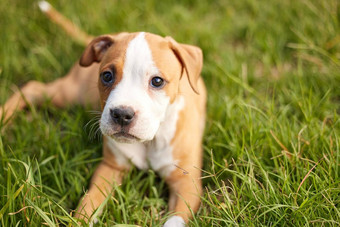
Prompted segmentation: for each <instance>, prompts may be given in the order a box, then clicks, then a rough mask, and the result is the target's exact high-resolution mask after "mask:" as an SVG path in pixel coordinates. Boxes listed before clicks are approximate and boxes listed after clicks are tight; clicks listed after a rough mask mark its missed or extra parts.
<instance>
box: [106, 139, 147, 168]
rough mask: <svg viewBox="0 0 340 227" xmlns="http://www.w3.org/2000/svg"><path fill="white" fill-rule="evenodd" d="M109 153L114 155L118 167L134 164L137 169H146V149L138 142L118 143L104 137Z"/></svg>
mask: <svg viewBox="0 0 340 227" xmlns="http://www.w3.org/2000/svg"><path fill="white" fill-rule="evenodd" d="M106 138H107V140H108V145H109V148H110V150H111V152H112V153H113V154H114V155H115V158H116V162H117V163H118V164H119V165H122V166H127V167H130V164H131V163H132V164H134V165H135V166H137V168H139V169H147V168H148V163H147V162H146V148H145V145H144V144H142V143H140V142H135V143H119V142H117V141H115V140H114V139H112V138H110V137H106Z"/></svg>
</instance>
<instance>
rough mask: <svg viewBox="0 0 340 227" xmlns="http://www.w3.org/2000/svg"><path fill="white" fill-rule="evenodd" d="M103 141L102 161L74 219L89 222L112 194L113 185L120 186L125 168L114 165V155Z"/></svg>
mask: <svg viewBox="0 0 340 227" xmlns="http://www.w3.org/2000/svg"><path fill="white" fill-rule="evenodd" d="M105 142H106V141H105V139H104V148H103V160H102V162H101V163H100V164H99V166H98V167H97V169H96V171H95V173H94V174H93V176H92V179H91V183H90V188H89V191H88V192H87V193H86V194H85V195H84V197H83V198H82V199H81V200H80V203H79V205H78V208H77V211H76V214H75V217H76V218H79V219H82V220H85V221H86V222H87V223H88V222H89V221H90V218H91V215H92V214H93V213H94V212H95V210H96V209H97V208H98V207H99V206H100V205H101V204H102V203H103V202H104V200H105V198H106V197H107V196H108V195H110V193H112V188H113V186H114V185H120V184H121V182H122V177H123V175H124V173H125V172H126V170H127V167H124V166H120V165H118V164H117V163H116V161H115V157H114V155H113V154H112V153H111V151H110V150H109V149H108V148H107V146H106V143H105Z"/></svg>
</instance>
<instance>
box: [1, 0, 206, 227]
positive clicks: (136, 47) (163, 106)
mask: <svg viewBox="0 0 340 227" xmlns="http://www.w3.org/2000/svg"><path fill="white" fill-rule="evenodd" d="M40 6H41V8H42V9H43V11H44V12H45V13H46V14H47V15H48V16H49V17H50V18H51V19H52V20H53V21H55V22H56V23H58V24H60V25H61V26H62V27H63V28H64V29H66V31H68V32H69V34H70V35H71V36H73V37H76V38H77V37H78V36H77V33H79V31H80V30H79V29H78V28H77V29H78V30H77V29H68V27H71V28H72V27H74V25H73V24H72V23H71V22H69V21H68V20H67V19H65V18H63V17H62V15H60V14H59V13H58V12H57V11H56V10H54V9H53V8H52V7H51V6H50V5H49V4H48V3H47V2H43V3H40ZM81 35H82V36H81V37H83V38H82V42H84V43H85V42H88V40H90V39H91V37H90V36H88V35H84V33H82V34H81ZM78 38H79V37H78ZM202 64H203V59H202V51H201V50H200V48H198V47H196V46H191V45H186V44H180V43H177V42H176V41H175V40H174V39H172V38H171V37H165V38H163V37H160V36H158V35H155V34H151V33H147V32H136V33H126V32H124V33H119V34H113V35H102V36H99V37H97V38H94V39H93V40H92V41H91V42H90V43H89V44H88V45H87V47H86V49H85V51H84V53H83V55H82V56H81V58H80V60H79V62H77V63H76V64H75V65H74V66H73V68H72V69H71V70H70V72H69V73H68V74H67V75H66V76H64V77H62V78H60V79H57V80H56V81H53V82H51V83H48V84H44V83H40V82H37V81H31V82H29V83H28V84H27V85H25V86H24V87H23V88H22V89H21V90H20V91H17V92H16V93H15V94H14V95H13V96H12V97H11V98H10V99H9V100H8V101H7V102H6V103H5V104H4V105H3V107H2V108H1V109H0V119H2V120H3V121H6V120H8V119H10V117H11V116H12V115H13V114H14V113H15V111H17V110H21V109H23V108H25V107H26V106H27V105H39V104H40V103H41V102H43V101H44V100H45V99H46V98H48V99H50V100H51V102H52V103H53V104H54V105H56V106H59V107H64V106H66V105H70V104H93V105H95V104H96V103H100V107H101V110H102V114H101V119H100V129H101V132H102V134H103V159H102V161H101V163H100V164H99V166H98V167H97V169H96V171H95V173H94V175H93V177H92V180H91V184H90V188H89V190H88V192H87V193H86V194H85V195H84V197H83V198H82V199H81V200H80V204H79V206H78V209H77V211H76V215H75V216H76V217H77V218H80V219H83V220H85V221H86V222H92V221H93V220H92V219H91V215H92V214H93V213H94V211H95V210H96V209H97V208H98V207H99V206H100V204H101V203H102V202H103V201H104V200H105V198H106V197H107V196H109V193H111V191H112V187H113V185H114V184H118V185H119V184H121V183H122V177H123V175H124V174H125V173H126V172H127V171H128V170H129V168H131V166H132V165H135V166H136V167H138V168H139V169H148V168H151V169H153V170H154V171H156V172H157V173H158V174H159V175H160V176H161V177H162V178H164V179H165V181H166V183H167V184H168V186H169V189H170V198H169V204H168V205H169V211H170V212H171V213H172V215H173V216H172V217H170V218H169V219H168V220H167V221H166V223H165V224H164V226H184V225H185V223H186V222H187V221H188V219H189V218H190V217H191V211H193V212H196V211H197V210H198V208H199V204H200V195H201V192H202V186H201V179H200V177H201V171H200V169H201V166H202V136H203V131H204V125H205V105H206V90H205V86H204V83H203V80H202V78H201V77H200V73H201V69H202ZM93 86H97V87H98V90H94V89H92V87H93Z"/></svg>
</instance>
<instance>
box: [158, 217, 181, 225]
mask: <svg viewBox="0 0 340 227" xmlns="http://www.w3.org/2000/svg"><path fill="white" fill-rule="evenodd" d="M163 227H185V222H184V220H183V218H181V217H180V216H172V217H171V218H169V219H168V220H167V221H166V222H165V223H164V225H163Z"/></svg>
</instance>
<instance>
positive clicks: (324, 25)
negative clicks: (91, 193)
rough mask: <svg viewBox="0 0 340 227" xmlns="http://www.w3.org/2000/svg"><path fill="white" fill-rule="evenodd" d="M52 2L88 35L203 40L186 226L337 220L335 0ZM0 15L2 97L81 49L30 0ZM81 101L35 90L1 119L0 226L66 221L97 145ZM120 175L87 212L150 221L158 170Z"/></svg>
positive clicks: (158, 193) (339, 18)
mask: <svg viewBox="0 0 340 227" xmlns="http://www.w3.org/2000/svg"><path fill="white" fill-rule="evenodd" d="M51 2H52V4H53V5H54V6H55V7H56V8H57V9H58V10H60V11H61V12H62V13H63V14H64V15H66V16H67V17H68V18H70V19H71V20H72V21H73V22H75V23H76V24H77V25H79V26H80V27H81V28H83V29H84V30H85V31H87V32H89V33H91V34H94V35H100V34H104V33H113V32H119V31H140V30H144V31H149V32H153V33H157V34H160V35H164V36H165V35H171V36H172V37H174V38H175V39H176V40H178V41H180V42H184V43H191V44H195V45H198V46H200V47H201V48H202V50H203V52H204V68H203V72H202V76H203V78H204V80H205V81H206V84H207V88H208V90H209V97H208V118H207V124H206V133H205V137H204V167H203V178H204V179H203V184H204V194H203V196H202V205H201V208H200V210H199V211H198V213H197V214H196V215H195V216H194V218H193V220H192V221H191V222H190V223H189V226H227V225H231V226H234V225H240V226H248V225H249V226H339V225H340V180H339V175H340V171H339V168H340V151H339V150H340V149H339V148H340V140H339V136H340V125H339V113H340V89H339V88H340V35H339V34H340V29H339V28H340V2H339V1H337V0H328V1H314V0H299V1H295V0H287V1H282V0H272V1H256V0H242V1H222V0H220V1H203V0H202V1H193V0H186V1H177V2H175V1H170V0H169V1H154V0H148V1H132V0H131V1H130V0H129V1H100V2H99V1H67V0H61V1H51ZM0 24H1V33H0V43H1V44H0V103H1V104H2V103H4V102H5V100H6V99H7V98H8V97H9V96H10V95H11V94H12V86H13V84H16V85H22V84H24V83H25V82H27V81H28V80H31V79H35V80H39V81H44V82H47V81H52V80H54V79H56V78H58V77H60V76H61V75H64V74H65V73H66V72H67V71H68V70H69V68H70V67H71V65H72V64H73V63H74V62H75V61H76V60H77V59H78V58H79V56H80V55H81V53H82V50H83V49H84V47H82V46H80V45H78V44H77V43H74V42H73V41H72V40H70V38H69V37H68V36H67V35H66V34H65V33H64V32H62V31H61V30H60V29H59V27H57V26H56V25H55V24H53V23H51V22H50V21H48V20H47V19H46V17H45V16H44V15H42V13H41V12H40V11H39V10H38V7H37V5H36V3H35V2H34V1H29V0H26V1H22V0H20V1H19V0H13V1H9V0H5V1H3V2H2V4H0ZM89 110H90V109H84V108H83V107H79V106H77V107H70V108H68V109H66V110H59V109H56V108H55V107H53V106H51V105H50V103H49V102H48V101H46V103H45V104H44V105H43V106H42V107H41V108H38V109H35V108H33V109H31V110H30V111H29V113H27V112H23V113H19V114H18V115H17V118H16V119H15V120H14V121H13V123H12V124H11V125H10V126H8V127H7V128H6V130H5V131H4V132H2V133H1V136H0V226H41V225H44V224H48V225H50V226H53V225H61V226H63V225H68V224H69V223H72V218H71V216H70V214H71V211H72V210H73V209H74V208H75V207H76V205H77V203H78V200H79V199H80V198H81V196H82V195H83V193H84V191H85V190H86V189H87V186H88V183H89V180H90V177H91V175H92V173H93V171H94V169H95V167H96V165H97V164H98V163H99V161H100V157H101V143H100V138H97V137H95V138H94V139H91V137H93V133H92V132H91V128H90V127H85V125H86V124H87V122H89V121H90V120H91V119H92V118H93V117H94V116H93V115H92V114H90V113H89ZM27 116H29V117H27ZM0 127H3V125H2V123H0ZM288 156H290V158H289V157H288ZM124 182H125V183H124V185H123V186H121V187H117V188H115V191H116V192H115V194H116V196H115V198H109V199H108V200H107V201H106V206H105V208H104V211H103V215H102V216H100V218H99V224H98V225H99V226H101V225H103V226H106V225H107V226H112V225H115V224H122V223H125V224H132V225H141V226H160V225H161V224H162V223H163V222H164V221H165V220H166V218H167V199H166V198H167V193H168V191H167V188H166V185H165V184H164V182H163V181H161V180H160V178H158V177H157V176H156V174H155V173H154V172H153V171H151V170H150V171H139V170H137V169H133V170H132V171H131V172H130V173H129V174H128V176H127V177H126V178H125V181H124Z"/></svg>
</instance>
